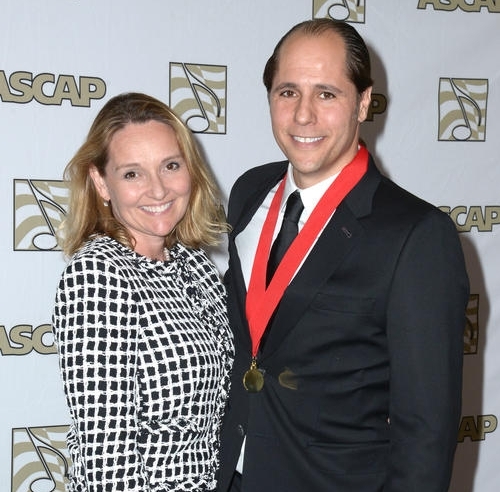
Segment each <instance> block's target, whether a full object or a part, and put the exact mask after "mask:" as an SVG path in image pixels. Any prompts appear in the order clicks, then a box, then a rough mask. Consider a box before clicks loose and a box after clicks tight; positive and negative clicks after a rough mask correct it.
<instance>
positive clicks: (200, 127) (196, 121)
mask: <svg viewBox="0 0 500 492" xmlns="http://www.w3.org/2000/svg"><path fill="white" fill-rule="evenodd" d="M182 69H183V71H184V74H185V76H186V80H187V81H188V83H189V87H190V88H191V91H192V93H193V95H194V97H195V99H196V103H197V104H198V107H199V109H200V110H201V114H194V115H191V116H189V117H188V118H187V119H186V125H187V126H188V127H189V128H190V129H191V130H192V131H193V132H194V133H202V132H204V131H206V130H208V129H209V128H210V119H209V117H208V114H207V110H206V108H205V104H204V103H203V101H202V100H201V98H200V94H199V91H202V92H205V93H206V94H208V96H209V97H211V98H213V100H214V101H215V104H216V108H217V109H216V112H215V116H216V117H217V118H218V117H220V115H221V108H222V107H221V103H220V101H219V98H218V97H217V94H216V93H215V92H214V91H213V90H212V89H211V88H210V87H208V86H207V85H206V84H205V82H204V81H203V80H201V79H200V78H198V77H197V76H196V75H195V74H194V73H193V72H192V71H190V70H189V69H188V67H187V66H186V64H185V63H183V64H182Z"/></svg>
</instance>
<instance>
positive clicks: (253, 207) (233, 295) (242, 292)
mask: <svg viewBox="0 0 500 492" xmlns="http://www.w3.org/2000/svg"><path fill="white" fill-rule="evenodd" d="M287 165H288V162H287V161H283V162H281V163H277V165H273V166H270V167H269V168H267V169H266V166H264V167H262V168H261V169H262V176H261V180H260V182H259V184H258V186H255V184H254V183H252V185H250V189H251V190H252V192H251V193H250V194H248V195H247V196H246V198H244V199H242V197H240V196H238V197H231V200H230V203H231V209H230V210H229V212H230V215H229V223H230V224H231V226H232V230H231V232H230V233H229V237H228V249H229V269H228V272H226V275H225V283H226V285H229V284H231V286H232V287H229V288H228V294H229V296H230V299H229V309H231V304H234V303H235V304H236V305H237V309H236V310H235V311H234V312H233V313H232V318H233V319H234V317H237V318H238V321H239V322H238V326H241V327H243V333H242V336H243V337H244V341H245V344H248V347H249V353H250V349H251V340H250V332H249V328H248V321H247V319H246V307H245V305H246V294H247V289H246V285H245V280H244V277H243V272H242V270H241V261H240V257H239V255H238V249H237V248H236V244H235V239H236V236H237V235H238V234H239V233H240V232H241V231H242V230H244V229H245V227H246V226H247V225H248V223H249V222H250V220H251V219H252V217H253V216H254V214H255V212H256V211H257V209H258V208H259V206H260V205H261V203H262V202H263V201H264V199H265V197H266V196H267V194H268V193H269V190H270V189H271V188H273V186H275V185H276V183H278V181H279V180H280V179H282V178H283V176H284V174H285V172H286V169H287ZM266 171H267V173H266ZM234 209H236V212H234Z"/></svg>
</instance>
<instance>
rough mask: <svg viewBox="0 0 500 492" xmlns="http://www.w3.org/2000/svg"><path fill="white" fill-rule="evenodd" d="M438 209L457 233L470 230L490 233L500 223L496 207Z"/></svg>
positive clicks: (499, 208)
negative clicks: (452, 223)
mask: <svg viewBox="0 0 500 492" xmlns="http://www.w3.org/2000/svg"><path fill="white" fill-rule="evenodd" d="M439 208H440V209H441V210H442V211H443V212H445V213H447V214H448V215H449V216H450V217H451V219H452V220H453V222H455V225H456V226H457V230H458V232H470V231H471V230H472V229H477V231H478V232H491V231H492V230H493V226H494V225H496V224H499V223H500V206H498V205H491V206H486V207H484V208H483V207H480V206H471V207H469V208H467V207H465V206H463V205H459V206H458V207H454V208H450V207H447V206H441V207H439Z"/></svg>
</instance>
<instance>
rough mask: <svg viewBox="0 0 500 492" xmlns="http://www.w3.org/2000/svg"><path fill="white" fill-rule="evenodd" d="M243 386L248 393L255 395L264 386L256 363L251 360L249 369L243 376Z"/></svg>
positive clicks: (262, 376) (262, 377)
mask: <svg viewBox="0 0 500 492" xmlns="http://www.w3.org/2000/svg"><path fill="white" fill-rule="evenodd" d="M243 386H244V387H245V389H246V390H247V391H248V392H249V393H257V392H259V391H260V390H261V389H262V388H263V386H264V375H263V374H262V372H261V371H260V370H259V369H257V362H256V360H255V358H254V359H252V363H251V364H250V369H248V371H247V372H245V375H244V376H243Z"/></svg>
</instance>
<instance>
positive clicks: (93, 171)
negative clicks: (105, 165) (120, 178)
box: [89, 164, 109, 202]
mask: <svg viewBox="0 0 500 492" xmlns="http://www.w3.org/2000/svg"><path fill="white" fill-rule="evenodd" d="M89 175H90V177H91V179H92V181H93V182H94V186H95V188H96V190H97V193H99V195H100V196H101V198H102V199H103V200H104V201H105V202H107V201H109V192H108V186H107V184H106V181H105V179H104V177H103V176H101V173H100V172H99V170H98V169H97V167H96V166H95V165H94V164H91V165H90V168H89Z"/></svg>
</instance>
